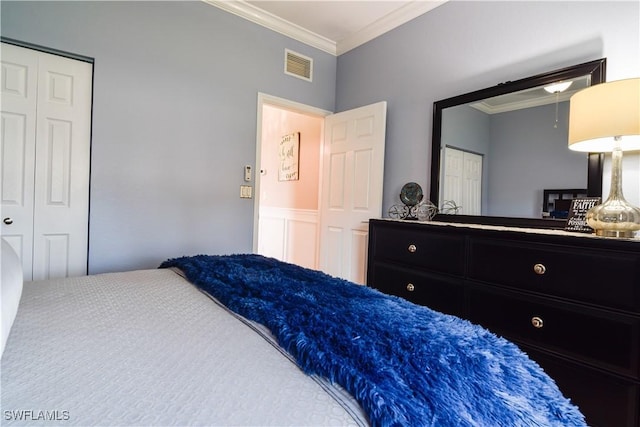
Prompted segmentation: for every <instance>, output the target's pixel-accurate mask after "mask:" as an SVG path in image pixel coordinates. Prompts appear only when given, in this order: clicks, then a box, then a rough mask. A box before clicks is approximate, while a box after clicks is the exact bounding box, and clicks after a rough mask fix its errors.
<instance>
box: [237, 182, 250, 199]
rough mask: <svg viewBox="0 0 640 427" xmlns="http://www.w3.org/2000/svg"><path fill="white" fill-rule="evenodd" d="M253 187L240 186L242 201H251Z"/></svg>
mask: <svg viewBox="0 0 640 427" xmlns="http://www.w3.org/2000/svg"><path fill="white" fill-rule="evenodd" d="M252 192H253V187H252V186H250V185H241V186H240V198H241V199H250V198H251V197H252Z"/></svg>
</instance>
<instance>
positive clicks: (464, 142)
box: [425, 105, 491, 215]
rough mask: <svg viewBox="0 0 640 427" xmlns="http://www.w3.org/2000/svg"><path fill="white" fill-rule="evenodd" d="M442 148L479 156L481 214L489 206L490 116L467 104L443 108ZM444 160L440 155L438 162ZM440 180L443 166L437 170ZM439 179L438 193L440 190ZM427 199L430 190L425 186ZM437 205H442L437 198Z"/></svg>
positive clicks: (485, 213) (484, 213)
mask: <svg viewBox="0 0 640 427" xmlns="http://www.w3.org/2000/svg"><path fill="white" fill-rule="evenodd" d="M441 133H442V135H441V137H440V139H441V143H440V145H441V146H446V145H448V146H451V147H454V148H458V149H461V150H464V151H471V152H473V153H476V154H482V200H481V209H482V214H483V215H488V213H487V212H486V210H487V206H488V200H489V199H488V195H489V170H490V169H491V156H490V154H491V116H490V115H489V114H486V113H483V112H482V111H480V110H477V109H475V108H473V107H470V106H468V105H459V106H456V107H451V108H446V109H445V110H444V111H443V112H442V129H441ZM442 161H443V157H442V153H441V157H440V162H441V164H442ZM440 176H441V177H442V166H441V169H440ZM442 184H443V181H442V179H441V180H440V191H442ZM425 190H426V192H427V197H428V195H429V193H428V192H429V188H428V187H426V189H425ZM439 202H440V204H441V203H442V202H443V200H442V199H440V201H439Z"/></svg>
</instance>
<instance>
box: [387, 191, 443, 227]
mask: <svg viewBox="0 0 640 427" xmlns="http://www.w3.org/2000/svg"><path fill="white" fill-rule="evenodd" d="M423 198H424V194H423V193H422V187H420V185H419V184H417V183H415V182H409V183H406V184H405V185H404V186H403V187H402V190H401V191H400V201H401V202H402V204H401V205H400V204H395V205H392V206H391V207H390V208H389V217H390V218H394V219H419V220H421V221H424V220H429V219H431V218H433V216H434V215H435V214H436V213H437V211H438V208H437V207H436V206H435V205H434V204H433V203H431V202H429V201H427V202H423V201H422V199H423Z"/></svg>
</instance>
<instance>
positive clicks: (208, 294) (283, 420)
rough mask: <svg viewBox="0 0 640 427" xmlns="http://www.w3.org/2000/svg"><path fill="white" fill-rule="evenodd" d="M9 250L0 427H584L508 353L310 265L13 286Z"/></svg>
mask: <svg viewBox="0 0 640 427" xmlns="http://www.w3.org/2000/svg"><path fill="white" fill-rule="evenodd" d="M9 252H10V250H9V249H7V248H6V246H5V244H4V242H3V254H2V260H3V262H2V277H3V283H2V288H3V289H2V298H3V299H2V310H3V337H4V335H5V329H7V325H8V329H9V330H10V331H7V332H6V335H7V339H6V345H5V340H4V338H3V354H2V360H1V371H2V372H1V380H2V389H1V402H2V424H3V425H61V426H62V425H64V426H66V425H92V426H98V425H104V426H111V425H119V426H124V425H260V426H262V425H279V426H280V425H282V426H284V425H430V426H446V425H455V426H466V425H468V426H473V425H477V426H486V425H510V426H518V425H521V426H532V425H541V426H543V425H558V426H561V425H566V426H576V425H585V423H584V417H583V416H582V414H581V413H580V412H579V411H578V409H577V408H576V407H575V406H573V405H572V404H571V402H570V401H568V400H567V399H565V398H564V397H563V396H562V395H561V394H560V392H559V391H558V389H557V387H556V386H555V384H554V383H553V381H552V380H551V379H550V378H549V377H548V376H546V374H544V372H543V371H542V370H541V369H540V368H539V367H538V366H537V365H536V364H535V363H534V362H532V361H531V360H530V359H528V358H527V356H526V355H525V354H524V353H522V352H521V351H520V350H519V349H517V347H516V346H515V345H513V344H511V343H509V342H507V341H506V340H504V339H502V338H499V337H496V336H495V335H493V334H491V333H490V332H488V331H486V330H484V329H482V328H480V327H478V326H475V325H472V324H470V323H469V322H466V321H464V320H461V319H458V318H455V317H453V316H448V315H444V314H441V313H438V312H434V311H432V310H429V309H428V308H425V307H419V306H414V305H413V304H411V303H408V302H407V301H404V300H401V299H399V298H396V297H391V296H387V295H384V294H381V293H379V292H377V291H375V290H372V289H369V288H366V287H362V286H359V285H355V284H352V283H349V282H345V281H342V280H340V279H336V278H332V277H329V276H326V275H324V274H322V273H320V272H317V271H313V270H308V269H304V268H302V267H298V266H294V265H291V264H286V263H282V262H280V261H277V260H274V259H270V258H265V257H261V256H258V255H229V256H205V255H200V256H195V257H181V258H176V259H171V260H167V261H166V262H165V263H163V264H162V266H161V268H158V269H152V270H140V271H132V272H122V273H109V274H100V275H93V276H85V277H77V278H66V279H53V280H48V281H41V282H27V283H25V284H24V285H22V282H21V281H17V280H15V279H14V278H12V277H11V274H10V273H11V272H10V270H11V262H12V261H11V260H10V258H12V256H8V255H11V254H9ZM16 259H17V257H16ZM18 268H19V266H18ZM14 276H15V275H14ZM17 282H19V285H15V284H16V283H17ZM10 285H12V286H10ZM8 287H18V288H21V290H20V291H16V290H15V289H14V290H13V291H10V290H7V292H5V288H8ZM16 294H21V295H18V297H17V298H18V300H19V306H18V309H17V312H16V315H15V320H14V321H13V322H12V325H9V324H8V323H7V322H8V320H7V319H5V313H9V314H10V313H11V310H10V308H9V307H8V305H9V304H10V303H11V301H13V300H15V299H16ZM11 295H12V296H11Z"/></svg>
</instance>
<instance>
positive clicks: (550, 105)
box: [431, 60, 604, 219]
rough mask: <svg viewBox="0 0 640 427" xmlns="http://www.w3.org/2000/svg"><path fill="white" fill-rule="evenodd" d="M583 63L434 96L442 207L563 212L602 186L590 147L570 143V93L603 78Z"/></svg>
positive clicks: (479, 212) (516, 213)
mask: <svg viewBox="0 0 640 427" xmlns="http://www.w3.org/2000/svg"><path fill="white" fill-rule="evenodd" d="M594 63H598V64H600V63H601V65H602V67H604V60H600V61H595V62H594ZM589 64H591V63H589ZM584 65H585V64H582V65H581V66H576V68H577V69H576V71H575V72H574V73H573V75H571V73H567V72H564V74H563V73H559V72H552V73H548V75H545V76H547V77H545V78H540V76H537V77H533V78H531V79H523V80H522V81H517V82H513V83H507V84H504V85H499V86H497V87H495V88H489V89H486V90H483V91H478V92H474V93H472V94H467V95H461V96H459V97H455V98H450V99H449V100H444V101H439V102H437V103H436V105H435V107H436V108H435V110H434V141H433V143H434V144H437V145H436V146H437V147H438V153H437V157H438V159H432V168H434V169H437V175H436V176H435V177H437V181H438V184H437V186H434V182H433V180H434V175H435V172H434V169H432V188H431V200H432V201H433V202H434V203H436V204H437V206H438V207H439V209H440V212H442V213H454V214H458V215H472V216H492V217H516V218H530V219H542V218H566V214H567V211H568V206H569V204H570V201H571V199H573V198H575V197H584V196H586V195H587V194H593V192H594V191H598V189H593V188H592V189H591V191H590V189H589V185H590V184H589V176H588V175H589V173H588V171H589V170H590V169H589V168H588V166H587V165H588V155H587V154H585V153H579V152H574V151H571V150H569V149H568V148H567V139H568V115H569V98H570V97H571V95H573V94H574V93H576V92H577V91H579V90H581V89H584V88H586V87H588V86H590V85H592V84H597V83H599V82H600V81H601V80H602V81H603V80H604V72H601V73H593V72H590V71H591V69H592V68H593V66H591V67H584ZM585 69H586V70H589V71H585ZM560 71H566V70H560ZM541 76H543V75H541ZM527 81H529V82H530V83H527ZM514 84H515V85H518V84H519V86H520V87H519V88H517V90H510V88H509V85H514ZM433 154H434V155H432V157H435V154H436V149H435V148H434V149H433ZM600 173H601V172H600ZM592 180H593V179H592ZM600 185H601V184H600ZM434 187H435V191H436V194H434ZM598 195H599V194H598Z"/></svg>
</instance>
